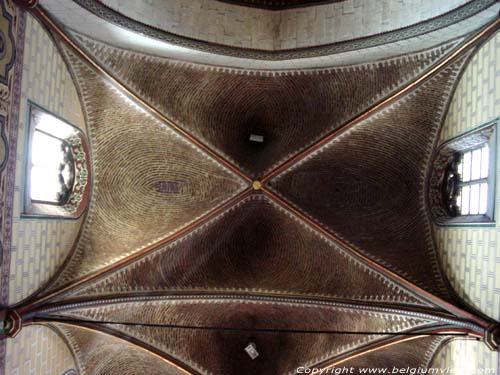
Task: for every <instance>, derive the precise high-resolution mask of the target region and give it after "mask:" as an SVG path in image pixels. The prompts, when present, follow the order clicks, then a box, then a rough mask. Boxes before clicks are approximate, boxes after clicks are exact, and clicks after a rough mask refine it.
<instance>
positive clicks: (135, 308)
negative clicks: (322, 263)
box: [62, 299, 435, 375]
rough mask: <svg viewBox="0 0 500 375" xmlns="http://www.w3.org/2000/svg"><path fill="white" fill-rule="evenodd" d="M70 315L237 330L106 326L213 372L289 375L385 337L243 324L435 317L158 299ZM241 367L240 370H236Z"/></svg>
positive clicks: (386, 324)
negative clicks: (252, 347)
mask: <svg viewBox="0 0 500 375" xmlns="http://www.w3.org/2000/svg"><path fill="white" fill-rule="evenodd" d="M62 314H63V315H64V316H68V317H73V318H76V319H85V320H91V321H108V322H122V323H129V322H131V323H137V322H140V323H143V324H151V323H154V324H160V325H180V326H185V327H212V328H231V327H234V328H239V329H240V331H238V330H235V331H223V330H220V331H213V330H193V329H191V330H190V329H176V328H171V327H146V326H141V325H138V326H126V325H123V324H108V325H107V327H110V328H113V329H116V330H118V331H120V332H123V333H125V334H127V335H130V336H132V337H135V338H138V339H141V340H144V339H145V338H147V341H148V342H150V343H151V344H152V345H153V346H154V347H156V348H157V349H159V350H161V351H162V352H165V353H167V354H168V355H170V356H173V357H175V358H178V359H180V360H181V361H182V362H183V363H187V364H189V365H190V366H191V367H193V368H196V369H198V370H200V372H202V373H208V374H238V375H240V374H241V375H244V374H252V375H253V374H262V375H265V374H288V373H290V372H292V373H293V371H294V370H295V369H296V368H297V367H299V366H304V365H308V364H311V363H317V362H318V361H321V360H322V359H325V358H331V357H334V356H337V355H339V354H341V353H342V352H345V351H347V350H349V349H351V348H353V347H355V346H359V345H361V344H368V343H370V342H373V341H375V340H377V339H380V335H361V336H360V335H356V334H344V335H342V334H326V333H323V334H305V333H278V332H260V333H259V332H245V331H241V330H245V329H274V330H305V331H335V330H341V329H343V328H344V327H346V326H349V327H351V328H352V330H353V331H355V332H377V331H379V332H394V333H397V332H402V331H404V330H409V329H414V328H415V327H418V326H424V325H430V324H432V323H435V322H432V321H426V320H424V319H418V318H416V319H415V318H409V317H407V316H404V315H398V314H388V313H378V312H373V311H372V312H369V311H362V310H359V309H345V308H336V307H333V306H321V305H307V304H300V303H286V302H283V303H277V302H265V301H227V300H226V301H224V300H217V299H214V300H212V301H210V300H198V301H196V300H186V301H182V300H172V301H166V300H157V301H149V302H147V301H144V302H131V303H118V304H113V305H108V306H106V305H104V306H98V307H89V308H82V309H72V310H69V311H67V312H63V313H62ZM249 342H254V343H255V344H256V346H257V351H258V352H259V358H258V360H255V361H252V360H251V359H250V358H249V357H248V355H247V354H246V353H245V352H244V350H243V349H244V348H245V346H247V345H248V343H249ZM236 369H237V370H236Z"/></svg>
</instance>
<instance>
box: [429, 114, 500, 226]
mask: <svg viewBox="0 0 500 375" xmlns="http://www.w3.org/2000/svg"><path fill="white" fill-rule="evenodd" d="M499 120H500V117H497V118H495V119H493V120H490V121H488V122H486V123H483V124H481V125H479V126H476V127H474V128H472V129H469V130H467V131H465V132H463V133H461V134H458V135H457V136H455V137H452V138H450V139H448V140H446V141H445V142H443V143H442V144H441V145H440V146H439V150H441V149H443V148H445V147H446V146H448V145H450V144H453V143H455V142H457V141H461V140H466V139H467V138H469V137H473V136H474V135H476V134H478V133H480V132H481V131H483V130H485V129H487V128H489V127H491V128H492V129H493V130H492V132H491V135H490V136H489V138H488V139H487V140H486V141H485V142H482V143H477V144H475V145H473V146H470V147H464V148H461V149H457V150H455V153H459V154H461V155H464V154H465V153H467V152H468V151H472V150H476V149H479V148H482V147H483V146H484V145H485V144H488V146H489V149H490V150H489V171H488V177H487V183H488V200H487V211H486V214H478V215H458V216H455V217H450V218H447V219H446V220H436V219H435V220H434V221H435V224H436V225H438V226H451V227H453V226H456V227H481V226H489V227H493V226H496V215H497V212H496V211H497V207H496V199H495V198H496V191H497V186H496V184H497V174H498V170H497V168H498V165H497V164H498V162H497V160H498V153H499V151H498V148H499V147H500V140H499V138H500V132H499V129H498V124H499V122H500V121H499ZM438 153H439V152H438ZM476 181H479V180H476ZM472 182H473V181H472ZM468 183H469V181H468V182H466V184H468ZM460 186H462V182H460Z"/></svg>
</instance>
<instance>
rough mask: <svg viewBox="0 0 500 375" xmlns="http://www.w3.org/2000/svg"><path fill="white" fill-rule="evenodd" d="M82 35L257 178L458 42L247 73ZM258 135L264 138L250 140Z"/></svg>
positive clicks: (136, 87)
mask: <svg viewBox="0 0 500 375" xmlns="http://www.w3.org/2000/svg"><path fill="white" fill-rule="evenodd" d="M79 40H80V42H81V43H82V44H83V45H84V46H85V47H86V48H87V49H88V51H89V52H90V53H91V54H92V55H93V56H94V58H96V59H97V60H98V61H100V62H101V64H102V65H103V66H105V67H107V68H108V69H109V70H110V71H111V72H112V74H113V75H114V76H116V77H117V78H119V79H120V80H121V81H122V82H124V83H126V84H127V85H128V86H129V87H130V88H131V89H132V90H133V91H134V92H137V93H139V94H140V95H141V97H143V98H144V99H146V100H147V101H148V102H149V103H151V104H153V105H154V106H155V108H157V109H158V110H160V111H161V112H162V113H163V114H164V115H166V116H167V117H169V118H170V119H172V120H174V121H175V122H176V123H178V124H179V125H182V127H184V128H185V129H187V130H189V131H190V132H191V133H192V134H193V135H195V136H196V137H198V138H200V139H202V140H204V141H205V142H206V143H207V144H208V145H210V146H211V147H212V148H214V149H216V150H218V151H219V152H220V153H221V154H222V155H224V156H225V157H226V158H228V159H229V160H231V161H232V162H233V163H235V164H237V165H238V166H239V167H240V168H241V169H243V170H245V171H246V172H247V173H248V174H249V175H251V176H252V177H253V178H259V177H261V176H262V175H263V174H264V172H267V171H269V169H270V168H271V167H273V166H275V165H276V164H278V163H279V162H281V161H283V160H284V159H286V158H287V157H289V156H290V155H292V154H294V153H296V152H297V151H299V150H302V149H304V148H305V147H306V146H308V145H311V144H312V143H313V142H314V141H316V140H318V139H319V138H320V137H321V136H324V135H325V134H327V133H329V132H331V131H333V130H335V129H336V128H338V127H339V126H341V125H342V124H344V123H345V122H346V121H348V120H350V119H351V118H353V117H354V116H356V115H358V114H359V113H362V112H363V111H364V110H366V109H367V108H369V107H370V106H372V105H373V104H374V103H376V102H377V101H378V100H380V99H381V98H383V97H385V96H387V95H388V94H390V93H391V92H394V91H395V90H397V89H398V88H399V87H401V86H402V85H404V84H405V83H407V82H408V81H410V80H411V79H413V78H415V77H416V76H417V75H418V74H419V73H421V72H423V71H424V70H425V69H426V68H428V67H429V66H430V65H431V64H432V63H433V62H435V61H437V60H438V59H439V58H441V57H442V56H443V55H444V54H445V53H446V52H447V51H449V50H450V49H451V48H452V47H453V46H454V43H447V44H445V45H442V46H438V47H435V48H432V49H429V50H426V51H422V52H420V53H417V54H412V55H407V56H404V57H399V58H394V59H390V60H382V61H377V62H373V63H368V64H363V65H355V66H346V67H339V68H331V69H317V70H303V71H246V70H238V69H228V68H217V67H210V66H202V65H196V64H187V63H182V62H175V61H171V60H167V59H164V58H159V57H153V56H147V55H144V54H140V53H134V52H131V51H125V50H121V49H117V48H114V47H111V46H108V45H106V44H103V43H99V42H97V41H94V40H91V39H89V38H86V37H84V36H80V37H79ZM252 133H255V134H258V135H262V136H264V143H263V144H255V143H251V142H249V141H248V139H249V136H250V134H252Z"/></svg>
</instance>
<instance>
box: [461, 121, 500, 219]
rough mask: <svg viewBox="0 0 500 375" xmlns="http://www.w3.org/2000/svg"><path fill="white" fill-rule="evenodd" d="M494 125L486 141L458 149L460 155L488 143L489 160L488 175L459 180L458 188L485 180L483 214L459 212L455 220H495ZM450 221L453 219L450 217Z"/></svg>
mask: <svg viewBox="0 0 500 375" xmlns="http://www.w3.org/2000/svg"><path fill="white" fill-rule="evenodd" d="M496 136H497V135H496V127H495V130H494V131H493V134H492V135H491V137H490V139H489V140H488V141H487V142H484V143H481V144H479V145H476V146H474V147H470V148H468V149H464V150H461V151H458V152H459V153H460V154H461V157H462V158H463V156H464V155H465V154H466V153H468V152H472V151H475V150H480V149H482V148H483V147H484V146H485V145H488V147H489V155H488V156H489V158H488V159H489V160H488V163H489V165H488V169H489V170H488V176H487V177H484V178H481V177H479V178H478V179H474V180H472V179H471V180H469V181H465V182H464V181H460V182H459V186H460V188H462V187H464V186H472V185H476V184H481V183H484V182H486V183H487V185H488V197H487V198H486V199H487V200H486V213H484V214H465V215H464V214H460V215H458V216H457V217H456V218H455V219H457V222H461V221H462V220H458V218H464V219H463V221H464V222H467V223H485V222H489V223H494V222H495V188H496V186H495V175H496V151H497V150H496ZM469 205H470V198H469ZM452 221H454V220H453V219H452Z"/></svg>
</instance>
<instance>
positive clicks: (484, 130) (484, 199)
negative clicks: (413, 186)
mask: <svg viewBox="0 0 500 375" xmlns="http://www.w3.org/2000/svg"><path fill="white" fill-rule="evenodd" d="M496 125H497V120H495V121H494V122H490V123H488V124H486V125H483V126H481V127H479V128H477V129H475V130H473V131H471V132H468V133H466V134H463V135H461V136H459V137H456V138H454V139H452V140H450V141H448V142H445V143H444V144H443V145H441V146H440V147H439V149H438V152H437V156H436V159H435V162H434V170H433V173H432V175H431V181H430V202H431V209H432V214H433V216H434V219H435V220H436V222H437V223H438V224H465V223H487V222H493V221H494V192H495V170H496V169H495V164H496V163H495V161H496V160H495V156H496V139H497V131H496Z"/></svg>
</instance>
